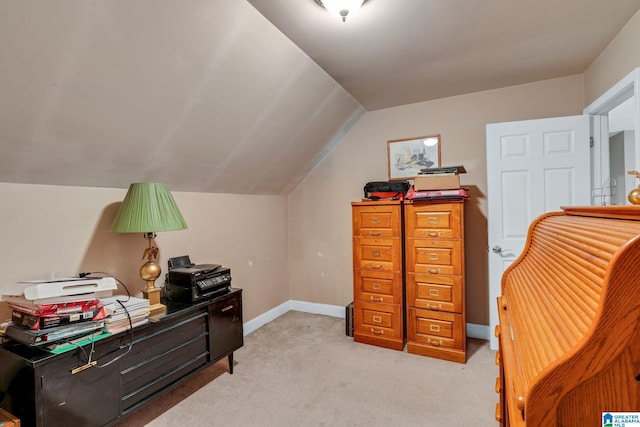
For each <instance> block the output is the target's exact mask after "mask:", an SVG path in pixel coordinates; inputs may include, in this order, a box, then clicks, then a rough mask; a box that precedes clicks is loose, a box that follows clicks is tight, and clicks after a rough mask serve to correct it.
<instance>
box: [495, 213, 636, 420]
mask: <svg viewBox="0 0 640 427" xmlns="http://www.w3.org/2000/svg"><path fill="white" fill-rule="evenodd" d="M563 209H564V211H563V212H556V213H550V214H545V215H542V216H541V217H539V218H537V219H536V220H535V221H534V222H533V223H532V224H531V226H530V228H529V234H528V237H527V242H526V245H525V248H524V250H523V252H522V254H521V255H520V257H519V258H518V259H517V260H516V261H515V262H514V263H513V264H512V265H511V266H510V267H509V268H508V269H507V270H506V271H505V272H504V275H503V277H502V295H501V296H500V297H499V298H498V312H499V320H500V324H499V325H498V326H497V328H496V335H497V336H498V338H499V343H500V349H499V352H498V353H497V355H496V362H497V363H498V365H499V366H500V376H499V378H498V379H497V382H496V391H498V392H499V393H500V402H499V403H498V405H497V407H496V418H497V419H498V421H501V425H504V426H516V427H518V426H528V427H542V426H544V427H550V426H562V427H590V426H593V427H595V426H598V427H600V426H602V425H603V424H602V413H603V412H623V411H630V412H633V411H636V412H637V411H640V327H639V326H640V325H639V319H640V207H634V206H604V207H602V206H599V207H571V208H563Z"/></svg>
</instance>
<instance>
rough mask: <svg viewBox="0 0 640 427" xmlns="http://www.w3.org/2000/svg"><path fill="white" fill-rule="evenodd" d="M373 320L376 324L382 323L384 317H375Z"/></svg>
mask: <svg viewBox="0 0 640 427" xmlns="http://www.w3.org/2000/svg"><path fill="white" fill-rule="evenodd" d="M371 320H373V321H374V322H375V323H382V317H381V316H373V319H371Z"/></svg>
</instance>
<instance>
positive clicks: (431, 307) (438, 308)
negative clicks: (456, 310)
mask: <svg viewBox="0 0 640 427" xmlns="http://www.w3.org/2000/svg"><path fill="white" fill-rule="evenodd" d="M428 306H429V309H430V310H442V304H437V305H436V304H428Z"/></svg>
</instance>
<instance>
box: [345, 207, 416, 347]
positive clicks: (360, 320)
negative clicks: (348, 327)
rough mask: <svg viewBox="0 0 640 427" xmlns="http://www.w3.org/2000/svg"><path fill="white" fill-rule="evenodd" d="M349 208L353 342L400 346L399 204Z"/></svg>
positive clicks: (400, 268) (402, 344)
mask: <svg viewBox="0 0 640 427" xmlns="http://www.w3.org/2000/svg"><path fill="white" fill-rule="evenodd" d="M351 206H352V220H353V294H354V310H353V317H354V319H353V321H354V331H353V337H354V340H355V341H356V342H361V343H366V344H372V345H377V346H380V347H386V348H390V349H394V350H403V349H404V344H405V328H404V315H405V311H404V308H403V307H404V305H403V301H404V286H403V263H404V262H403V244H402V231H403V230H402V210H403V205H402V202H400V201H376V202H353V203H352V204H351Z"/></svg>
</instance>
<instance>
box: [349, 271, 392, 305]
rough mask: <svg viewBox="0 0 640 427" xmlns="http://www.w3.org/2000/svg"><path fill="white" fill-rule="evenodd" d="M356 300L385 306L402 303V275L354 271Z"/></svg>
mask: <svg viewBox="0 0 640 427" xmlns="http://www.w3.org/2000/svg"><path fill="white" fill-rule="evenodd" d="M353 293H354V298H355V299H357V300H361V301H365V302H366V301H368V302H374V303H375V302H377V303H385V304H400V303H402V275H401V274H400V273H391V272H380V273H378V274H376V273H374V272H368V271H365V272H363V271H362V270H355V271H354V290H353Z"/></svg>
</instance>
